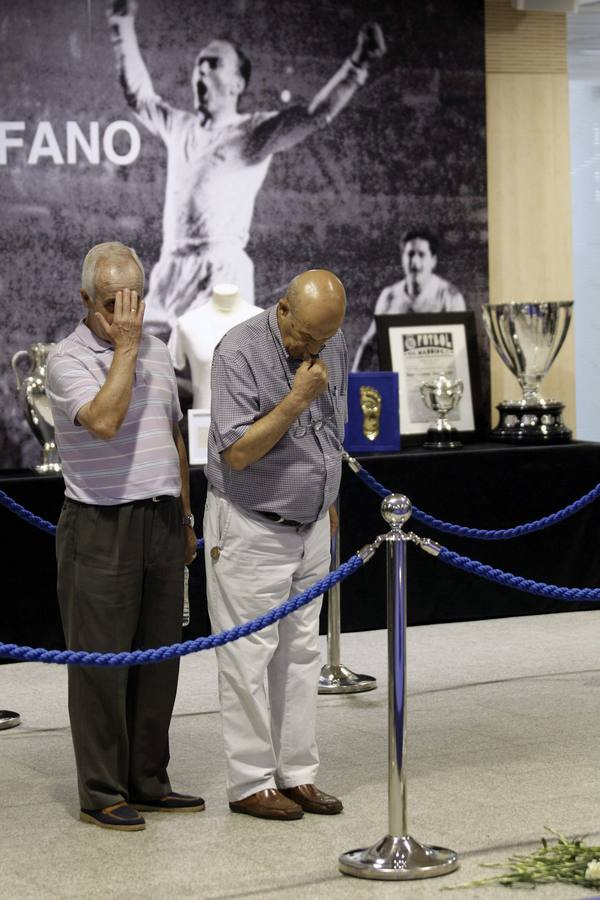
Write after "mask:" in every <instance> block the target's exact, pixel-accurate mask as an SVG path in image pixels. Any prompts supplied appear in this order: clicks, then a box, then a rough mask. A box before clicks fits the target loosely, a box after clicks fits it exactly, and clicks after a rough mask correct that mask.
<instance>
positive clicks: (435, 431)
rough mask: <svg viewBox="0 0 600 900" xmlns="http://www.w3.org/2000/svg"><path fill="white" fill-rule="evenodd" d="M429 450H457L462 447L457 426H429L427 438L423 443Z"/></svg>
mask: <svg viewBox="0 0 600 900" xmlns="http://www.w3.org/2000/svg"><path fill="white" fill-rule="evenodd" d="M423 446H424V447H426V448H427V450H456V449H457V447H462V444H461V442H460V441H459V439H458V431H457V430H456V428H436V427H432V428H428V429H427V440H426V441H425V443H424V444H423Z"/></svg>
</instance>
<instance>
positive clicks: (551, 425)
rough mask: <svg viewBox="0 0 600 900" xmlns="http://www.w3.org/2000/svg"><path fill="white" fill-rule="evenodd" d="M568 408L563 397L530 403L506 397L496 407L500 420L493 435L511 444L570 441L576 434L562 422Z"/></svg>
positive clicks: (497, 439)
mask: <svg viewBox="0 0 600 900" xmlns="http://www.w3.org/2000/svg"><path fill="white" fill-rule="evenodd" d="M564 408H565V407H564V403H561V402H560V401H559V400H543V401H541V402H540V403H529V404H527V403H525V402H524V401H522V400H512V401H511V400H508V401H506V400H505V401H503V402H502V403H498V405H497V407H496V409H497V410H498V412H499V413H500V422H499V423H498V425H496V427H495V428H493V429H492V432H491V438H492V440H493V441H503V442H505V443H508V444H565V443H568V442H569V441H570V440H571V438H572V436H573V435H572V432H571V430H570V429H569V428H567V426H566V425H565V424H564V422H563V421H562V412H563V409H564Z"/></svg>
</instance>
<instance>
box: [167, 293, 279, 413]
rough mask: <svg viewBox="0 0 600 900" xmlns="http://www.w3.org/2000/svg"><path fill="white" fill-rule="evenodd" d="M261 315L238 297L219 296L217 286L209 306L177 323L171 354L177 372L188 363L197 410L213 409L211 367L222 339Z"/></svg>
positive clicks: (226, 294)
mask: <svg viewBox="0 0 600 900" xmlns="http://www.w3.org/2000/svg"><path fill="white" fill-rule="evenodd" d="M262 311H263V310H262V309H261V308H260V307H259V306H253V305H252V304H251V303H246V301H245V300H243V299H242V298H241V297H240V296H239V293H238V294H235V295H232V293H231V291H230V292H228V293H220V292H219V286H216V287H215V289H214V291H213V295H212V297H211V299H210V300H209V301H208V303H206V304H205V305H204V306H201V307H200V308H199V309H192V310H190V311H189V312H187V313H184V315H183V316H181V317H180V318H179V319H178V320H177V322H176V323H175V327H174V328H173V331H172V332H171V337H170V338H169V351H170V353H171V359H172V360H173V365H174V366H175V368H176V369H183V367H184V366H185V364H186V360H187V361H189V364H190V374H191V378H192V387H193V393H194V401H193V402H194V409H210V367H211V364H212V358H213V353H214V349H215V347H216V346H217V344H218V343H219V341H220V340H221V338H222V337H223V335H225V334H227V332H228V331H229V330H230V329H231V328H233V327H234V325H239V323H240V322H245V321H246V319H250V318H252V316H256V315H257V314H258V313H260V312H262Z"/></svg>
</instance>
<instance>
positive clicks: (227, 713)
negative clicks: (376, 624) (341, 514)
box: [204, 488, 331, 801]
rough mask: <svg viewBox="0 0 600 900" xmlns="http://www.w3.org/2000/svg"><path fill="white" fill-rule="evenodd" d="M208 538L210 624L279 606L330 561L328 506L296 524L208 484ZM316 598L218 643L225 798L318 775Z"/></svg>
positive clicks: (224, 624)
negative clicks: (264, 514)
mask: <svg viewBox="0 0 600 900" xmlns="http://www.w3.org/2000/svg"><path fill="white" fill-rule="evenodd" d="M204 540H205V545H204V547H205V559H206V585H207V597H208V610H209V614H210V619H211V624H212V629H213V633H214V632H218V631H223V630H225V629H227V628H232V627H233V626H234V625H239V624H242V623H243V622H248V621H250V620H251V619H254V618H256V616H259V615H261V614H263V613H265V612H267V611H268V610H270V609H272V608H273V607H275V606H279V605H280V604H281V603H284V602H285V601H286V600H287V599H288V597H294V596H296V595H298V594H300V593H302V591H304V590H305V589H306V588H308V587H310V586H311V584H313V583H314V582H315V581H318V580H319V579H321V578H323V577H324V576H325V575H326V574H327V572H328V571H329V566H330V561H331V554H330V539H329V517H328V516H327V515H325V516H323V517H322V518H321V519H319V521H318V522H316V523H315V524H314V525H310V526H306V527H303V528H300V529H299V530H296V529H295V528H294V527H290V526H288V525H277V524H275V523H271V522H269V521H268V520H267V519H262V518H261V517H260V516H258V515H255V514H252V513H246V512H245V511H242V510H240V508H239V507H237V506H234V505H233V504H232V503H230V502H229V501H228V500H227V499H226V498H225V497H224V496H223V495H222V494H220V493H218V492H216V491H214V490H213V489H212V488H209V491H208V496H207V501H206V511H205V514H204ZM321 602H322V598H321V597H319V598H317V599H316V600H312V601H311V602H310V603H308V604H307V605H306V606H303V607H301V608H300V609H298V610H296V612H294V613H291V614H290V615H288V616H286V617H285V618H283V619H280V620H279V622H275V623H274V624H273V625H269V626H268V627H267V628H264V629H263V630H262V631H258V632H256V633H255V634H252V635H249V636H248V637H244V638H240V639H239V640H237V641H234V642H232V643H230V644H226V645H225V646H223V647H218V648H217V651H216V653H217V662H218V667H219V696H220V700H221V713H222V721H223V737H224V741H225V758H226V763H227V793H228V797H229V800H230V801H235V800H242V799H243V798H244V797H248V796H249V795H250V794H253V793H255V792H256V791H261V790H265V789H266V788H273V787H279V788H288V787H294V786H295V785H298V784H308V783H314V781H315V777H316V773H317V769H318V766H319V754H318V750H317V743H316V737H315V720H316V708H317V685H318V680H319V673H320V667H321V659H320V652H319V612H320V609H321ZM265 676H266V677H265ZM265 681H266V682H267V684H268V696H267V689H266V687H265Z"/></svg>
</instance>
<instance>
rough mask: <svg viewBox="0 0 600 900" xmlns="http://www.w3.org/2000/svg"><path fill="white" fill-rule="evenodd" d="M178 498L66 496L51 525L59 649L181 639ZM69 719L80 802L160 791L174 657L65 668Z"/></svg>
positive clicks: (164, 784) (89, 805)
mask: <svg viewBox="0 0 600 900" xmlns="http://www.w3.org/2000/svg"><path fill="white" fill-rule="evenodd" d="M181 517H182V508H181V501H180V500H179V499H178V498H177V499H176V498H169V499H166V500H161V501H160V502H154V501H152V500H151V499H150V500H141V501H140V500H137V501H134V502H133V503H126V504H123V505H120V506H86V505H84V504H79V503H75V502H73V501H71V500H68V499H65V504H64V506H63V509H62V512H61V515H60V519H59V522H58V527H57V531H56V553H57V563H58V599H59V604H60V611H61V617H62V622H63V629H64V632H65V640H66V642H67V647H69V648H70V649H72V650H90V651H91V650H95V651H102V652H106V651H117V652H118V651H121V650H132V649H146V648H149V647H160V646H162V645H165V644H172V643H175V642H176V641H180V640H181V618H182V611H183V560H184V534H183V527H182V522H181ZM68 668H69V717H70V720H71V732H72V736H73V745H74V748H75V760H76V763H77V775H78V782H79V799H80V805H81V807H82V808H83V809H99V808H101V807H104V806H110V805H112V804H113V803H119V802H120V801H122V800H125V801H129V800H130V799H138V800H139V799H141V798H142V797H152V798H154V797H160V796H162V795H164V794H167V793H169V791H170V790H171V787H170V784H169V779H168V776H167V764H168V762H169V737H168V732H169V724H170V721H171V714H172V711H173V704H174V702H175V694H176V691H177V678H178V674H179V660H178V659H177V660H173V661H169V662H164V663H157V664H154V663H153V664H151V665H144V666H132V667H131V668H121V667H119V668H114V667H111V668H96V667H92V666H69V667H68Z"/></svg>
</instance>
